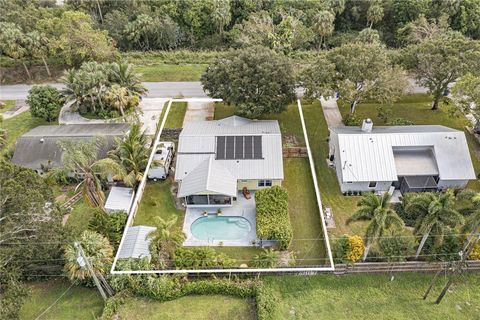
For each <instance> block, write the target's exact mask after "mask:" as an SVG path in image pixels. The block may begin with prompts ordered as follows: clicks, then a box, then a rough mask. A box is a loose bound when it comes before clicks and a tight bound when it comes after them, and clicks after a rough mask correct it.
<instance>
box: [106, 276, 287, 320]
mask: <svg viewBox="0 0 480 320" xmlns="http://www.w3.org/2000/svg"><path fill="white" fill-rule="evenodd" d="M116 278H117V277H116ZM118 278H121V279H118ZM118 278H117V279H116V280H113V279H112V280H113V281H112V286H113V287H114V288H115V289H116V290H117V291H120V292H119V293H118V294H117V295H116V296H114V297H112V298H110V299H108V300H107V303H106V305H105V308H104V310H103V314H102V319H112V318H113V317H114V316H115V313H116V312H117V311H118V308H119V307H120V306H121V305H122V304H123V303H124V302H125V299H126V298H128V297H129V296H133V295H138V296H143V297H147V298H150V299H152V300H156V301H159V302H165V301H171V300H175V299H178V298H181V297H185V296H189V295H229V296H233V297H238V298H242V299H245V298H254V299H255V300H256V307H257V319H259V320H273V319H275V316H274V315H275V310H276V308H277V303H278V297H277V296H276V293H275V292H274V291H273V290H272V289H270V288H267V287H265V286H264V285H263V283H262V282H261V281H259V280H228V279H207V280H195V281H188V280H185V279H183V278H179V277H172V276H159V277H158V276H155V275H138V276H136V275H121V276H118ZM114 279H115V278H114ZM118 280H120V281H118Z"/></svg>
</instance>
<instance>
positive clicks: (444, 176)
mask: <svg viewBox="0 0 480 320" xmlns="http://www.w3.org/2000/svg"><path fill="white" fill-rule="evenodd" d="M329 147H330V151H329V157H330V161H331V162H332V163H333V165H334V166H335V168H336V172H337V177H338V181H339V183H340V189H341V191H342V192H348V191H389V190H392V189H393V188H395V189H397V190H400V191H401V192H402V193H404V192H421V191H435V190H443V189H447V188H453V189H460V188H464V187H465V186H466V184H467V183H468V181H469V180H472V179H475V178H476V176H475V172H474V169H473V165H472V160H471V158H470V153H469V150H468V145H467V140H466V138H465V134H464V133H463V132H462V131H458V130H455V129H451V128H448V127H445V126H440V125H412V126H390V127H373V123H372V121H371V120H370V119H367V120H364V121H363V124H362V126H361V127H335V128H331V129H330V140H329ZM391 187H393V188H391Z"/></svg>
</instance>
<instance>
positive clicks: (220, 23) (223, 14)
mask: <svg viewBox="0 0 480 320" xmlns="http://www.w3.org/2000/svg"><path fill="white" fill-rule="evenodd" d="M231 19H232V14H231V12H230V0H212V12H211V14H210V21H211V22H212V23H213V25H214V26H215V28H216V29H217V31H218V33H220V34H223V31H224V28H225V27H226V26H227V25H228V24H229V23H230V20H231Z"/></svg>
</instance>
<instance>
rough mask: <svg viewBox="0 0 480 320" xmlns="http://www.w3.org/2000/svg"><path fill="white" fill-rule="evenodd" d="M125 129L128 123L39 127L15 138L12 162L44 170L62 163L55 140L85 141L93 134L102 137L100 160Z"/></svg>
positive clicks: (126, 129)
mask: <svg viewBox="0 0 480 320" xmlns="http://www.w3.org/2000/svg"><path fill="white" fill-rule="evenodd" d="M128 129H129V125H128V124H127V123H99V124H69V125H58V126H39V127H36V128H34V129H32V130H30V131H28V132H27V133H25V134H24V135H22V136H21V137H20V138H18V140H17V143H16V145H15V152H14V154H13V158H12V162H13V163H15V164H17V165H20V166H22V167H27V168H31V169H33V170H36V171H37V172H38V173H43V171H44V170H45V168H55V167H60V166H61V165H62V150H61V148H60V146H59V145H58V141H60V140H74V141H87V140H90V139H92V138H93V137H102V138H104V139H105V141H104V143H103V144H102V146H101V147H100V148H99V150H98V155H97V159H102V158H105V157H106V156H107V152H108V151H110V150H112V149H113V148H114V147H115V138H116V137H123V136H124V135H125V133H126V132H127V131H128Z"/></svg>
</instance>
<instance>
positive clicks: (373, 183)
mask: <svg viewBox="0 0 480 320" xmlns="http://www.w3.org/2000/svg"><path fill="white" fill-rule="evenodd" d="M368 187H369V188H376V187H377V181H370V183H369V184H368Z"/></svg>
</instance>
